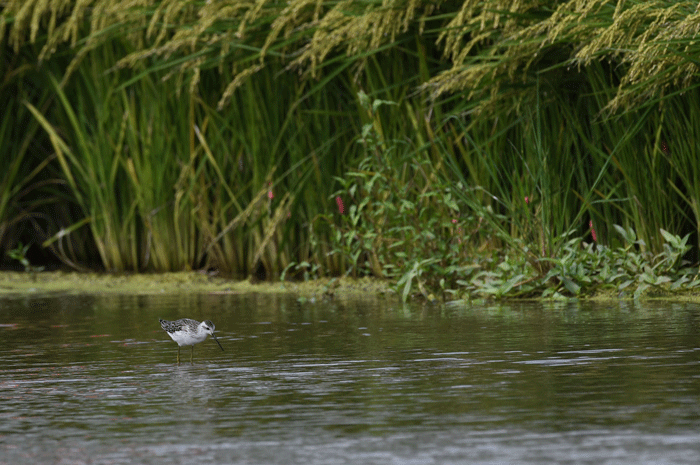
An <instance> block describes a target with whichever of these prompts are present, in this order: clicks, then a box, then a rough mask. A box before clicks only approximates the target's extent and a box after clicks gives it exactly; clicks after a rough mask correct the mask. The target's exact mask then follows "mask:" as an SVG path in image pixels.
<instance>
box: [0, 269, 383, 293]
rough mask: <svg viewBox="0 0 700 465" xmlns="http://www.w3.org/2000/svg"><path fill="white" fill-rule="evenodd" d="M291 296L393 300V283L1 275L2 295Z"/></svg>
mask: <svg viewBox="0 0 700 465" xmlns="http://www.w3.org/2000/svg"><path fill="white" fill-rule="evenodd" d="M255 292H257V293H288V294H289V293H291V294H296V295H298V296H299V297H305V298H313V297H319V296H324V295H325V296H336V295H342V296H348V297H353V296H364V297H372V296H374V297H393V296H395V293H394V292H393V291H392V290H390V288H389V284H388V283H387V282H385V281H380V280H376V279H369V278H361V279H353V278H321V279H317V280H312V281H304V282H280V281H277V282H260V283H254V284H253V283H251V282H250V281H249V280H233V279H229V278H225V277H219V276H209V275H206V274H204V273H199V272H180V273H158V274H109V273H77V272H62V271H55V272H42V273H36V274H31V273H21V272H0V295H2V294H6V295H7V294H27V293H31V294H37V293H38V294H41V293H70V294H107V293H114V294H159V293H171V294H174V293H220V294H224V293H236V294H243V293H255Z"/></svg>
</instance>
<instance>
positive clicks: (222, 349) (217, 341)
mask: <svg viewBox="0 0 700 465" xmlns="http://www.w3.org/2000/svg"><path fill="white" fill-rule="evenodd" d="M211 337H213V338H214V340H215V341H216V343H217V344H219V347H221V343H220V342H219V340H218V339H217V338H216V336H214V335H213V334H212V335H211ZM223 351H224V348H223V347H221V352H223Z"/></svg>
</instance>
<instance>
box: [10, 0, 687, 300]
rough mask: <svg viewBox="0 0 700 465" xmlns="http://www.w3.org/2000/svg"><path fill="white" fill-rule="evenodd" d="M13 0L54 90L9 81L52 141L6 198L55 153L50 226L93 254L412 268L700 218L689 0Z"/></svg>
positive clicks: (535, 250)
mask: <svg viewBox="0 0 700 465" xmlns="http://www.w3.org/2000/svg"><path fill="white" fill-rule="evenodd" d="M20 3H21V2H19V3H14V2H11V3H8V4H7V6H6V8H4V9H3V11H2V13H1V14H2V17H3V19H4V22H2V23H1V24H2V28H0V37H1V40H3V41H4V44H6V46H8V47H9V46H12V47H21V46H23V45H25V44H35V46H36V51H35V54H34V55H32V56H31V57H29V58H26V60H28V61H31V60H37V59H41V60H45V61H48V62H50V63H52V64H53V65H54V66H50V67H47V68H48V69H49V70H50V71H51V72H50V73H47V75H48V74H50V75H51V77H52V79H51V82H52V84H51V85H50V86H45V88H46V89H47V90H46V91H45V92H47V95H48V96H49V97H50V98H49V97H46V98H43V97H42V98H40V99H28V100H29V102H28V103H27V104H26V105H25V104H19V103H18V102H20V100H18V99H12V98H10V97H7V96H4V97H5V98H6V99H7V102H8V108H12V109H14V110H15V111H17V112H27V111H31V114H32V115H33V117H34V123H33V124H34V127H35V128H36V127H38V125H37V124H38V123H39V124H40V125H41V127H42V130H43V132H42V133H41V134H42V137H48V139H49V141H50V143H51V147H52V152H53V153H54V154H52V155H50V156H48V157H43V158H39V159H35V160H34V161H33V164H32V168H24V166H25V165H24V164H20V163H17V164H14V165H13V164H9V165H8V169H7V170H6V172H7V173H8V176H9V177H8V178H7V182H5V183H4V184H3V185H2V187H3V192H4V193H3V197H2V199H3V203H0V215H5V216H4V217H0V218H5V219H4V220H2V221H4V224H5V225H10V224H13V223H12V220H11V219H9V220H8V219H7V218H11V217H12V215H15V217H18V216H17V215H18V213H17V212H18V211H19V210H17V208H16V207H17V205H18V204H17V202H16V199H17V198H18V193H20V192H25V190H24V188H25V186H27V185H28V184H30V185H31V184H32V183H34V184H33V185H34V186H35V187H39V188H42V189H43V187H42V186H41V185H37V184H36V179H37V178H36V176H37V173H38V172H39V171H41V170H43V169H44V167H46V168H48V169H49V170H50V171H49V172H51V173H60V177H61V178H62V180H63V182H64V183H65V186H66V188H67V189H69V190H70V197H71V199H72V201H73V202H74V204H73V205H74V206H77V208H78V209H79V213H78V214H77V215H76V214H75V212H72V213H71V214H63V215H59V216H58V219H57V220H56V225H54V226H53V228H52V229H51V231H52V232H53V233H54V234H53V237H52V238H51V239H49V240H47V241H46V242H45V245H48V246H52V247H54V248H57V247H59V246H64V245H67V244H69V243H72V244H75V245H78V244H81V243H84V242H86V241H88V242H94V244H95V246H96V248H97V250H98V251H99V259H100V262H101V263H102V265H103V266H104V268H106V269H109V270H172V269H198V268H204V269H217V270H221V271H225V272H229V273H234V274H241V275H251V274H256V275H259V276H265V277H271V276H277V275H279V274H281V273H282V271H283V270H285V269H287V270H291V269H292V268H293V267H294V266H298V267H299V268H298V269H299V270H302V269H304V270H307V269H308V268H309V267H310V266H311V265H310V263H313V266H315V267H316V268H315V269H316V270H317V273H319V274H320V273H329V274H339V273H346V272H347V273H354V274H357V275H360V274H374V275H377V276H384V277H390V278H393V279H395V280H397V281H399V282H401V284H402V286H403V287H402V292H410V290H411V289H415V288H416V287H415V286H418V288H420V287H421V286H424V287H426V289H427V288H437V287H440V286H442V287H443V288H446V287H449V286H451V285H454V283H456V281H457V280H458V279H462V278H463V276H462V278H460V277H459V274H460V273H467V271H466V270H467V268H468V267H469V266H471V265H468V264H469V263H470V257H471V256H474V255H475V254H492V258H493V259H494V260H495V259H496V258H494V257H500V258H503V257H502V255H503V254H502V252H503V251H505V253H506V254H507V253H510V254H511V255H512V254H520V255H521V256H522V257H526V261H527V263H528V264H529V265H528V266H530V267H531V269H532V270H535V272H536V273H539V274H540V275H547V273H549V272H550V271H551V269H552V267H553V266H555V265H554V264H553V263H554V260H556V258H557V257H558V255H560V253H561V251H562V250H564V248H565V247H568V245H567V244H570V243H569V242H568V241H569V239H568V238H570V237H571V236H572V235H577V236H579V237H584V238H586V240H587V241H592V240H594V233H595V240H596V241H598V242H599V243H600V244H615V243H616V241H617V243H622V242H625V241H627V239H625V238H624V237H623V238H620V237H619V235H616V233H615V232H614V231H615V230H616V229H615V227H614V225H619V226H621V227H622V230H624V231H628V230H630V229H632V230H634V231H635V232H636V233H635V234H636V236H635V239H636V238H639V240H638V241H637V240H635V241H632V242H634V244H635V245H634V247H639V248H644V249H647V250H648V251H649V252H650V253H657V254H658V253H660V252H661V251H663V250H665V249H664V247H665V244H666V242H667V241H666V237H665V236H664V235H663V234H661V233H660V229H661V228H664V229H665V230H668V231H670V232H671V233H673V234H680V233H685V232H692V233H694V234H697V233H698V231H699V230H700V220H699V218H700V216H699V214H700V207H699V206H698V196H699V195H700V188H698V183H699V182H700V174H698V170H699V169H700V167H699V166H698V164H697V163H696V162H695V161H694V159H695V157H694V153H695V151H696V150H697V141H696V140H695V137H694V136H693V133H692V131H688V130H687V128H688V127H692V126H693V125H695V123H696V122H697V121H698V118H699V117H698V111H699V110H698V107H697V105H696V104H695V103H694V102H693V101H692V100H691V99H688V98H687V97H686V95H683V94H682V92H688V93H692V94H693V95H694V94H695V93H696V87H697V82H696V80H695V77H694V76H695V71H694V66H695V64H694V61H693V59H692V56H693V53H694V51H696V50H695V49H696V47H697V45H696V43H695V41H694V38H695V33H694V32H693V31H695V29H696V26H697V25H696V21H697V19H696V17H695V16H696V15H692V14H688V13H689V12H693V11H694V8H695V6H694V4H691V3H690V2H666V1H655V2H641V1H630V2H619V3H617V4H611V3H609V2H602V1H598V0H571V1H567V2H559V3H552V2H537V1H528V2H515V3H513V2H505V1H502V0H493V1H490V2H481V1H475V0H465V1H462V2H445V1H438V2H427V1H412V2H408V3H407V2H403V1H399V0H396V1H393V0H392V1H388V2H387V1H379V0H376V1H374V0H373V1H369V2H355V1H350V2H341V3H337V2H316V1H313V2H311V1H308V0H292V1H290V2H286V3H279V2H272V1H266V0H260V1H255V2H248V3H246V2H239V3H235V2H234V4H231V3H225V2H199V3H196V2H195V3H191V2H182V1H180V0H167V1H162V2H160V1H159V2H156V1H147V2H142V3H141V4H140V6H138V7H136V6H134V7H126V8H125V7H124V5H123V4H121V3H120V2H116V1H115V0H99V1H96V2H94V4H93V6H92V7H91V8H92V9H85V8H83V7H80V6H78V5H74V4H73V3H70V2H65V3H64V2H62V1H58V2H53V3H52V4H51V5H48V4H45V3H42V2H39V1H30V2H25V3H24V4H22V5H20ZM694 28H695V29H694ZM38 31H39V32H41V33H38ZM68 45H71V46H73V47H74V48H72V49H69V48H68ZM67 62H70V64H69V65H66V63H67ZM23 92H26V91H23ZM44 100H46V101H47V102H49V104H40V102H43V101H44ZM26 114H27V113H25V115H26ZM3 124H5V123H3ZM7 124H8V126H4V125H0V144H3V147H5V146H6V147H8V149H9V150H15V151H16V150H18V149H19V153H21V154H24V155H23V156H26V154H27V149H26V144H27V142H26V140H28V139H22V138H21V137H20V136H19V135H18V133H17V131H16V130H15V129H14V128H11V127H10V126H9V123H7ZM33 131H36V129H34V130H33ZM34 134H36V132H34ZM44 134H45V136H44ZM51 157H55V159H54V158H51ZM20 173H21V174H20ZM57 175H58V174H57ZM43 192H51V197H50V198H52V199H53V198H59V197H60V195H59V194H63V195H65V191H62V192H61V193H59V192H58V191H57V190H48V189H47V190H44V191H43ZM37 198H38V197H35V200H36V199H37ZM338 198H339V200H338ZM13 199H14V200H13ZM336 202H339V203H336ZM13 205H14V207H13ZM64 205H65V203H64ZM341 205H342V206H341ZM12 208H15V210H12ZM63 208H65V207H63ZM3 209H5V210H7V211H8V212H10V213H5V212H4V211H3ZM30 209H35V207H33V206H32V207H31V208H30ZM12 212H14V213H12ZM20 215H22V214H21V213H20ZM699 240H700V239H699ZM627 242H629V241H627ZM416 243H419V244H420V247H416V246H415V244H416ZM64 255H66V258H67V254H64ZM78 255H79V254H78ZM465 267H467V268H465ZM428 276H433V277H432V278H428ZM428 282H431V283H432V284H430V285H428ZM414 285H415V286H414Z"/></svg>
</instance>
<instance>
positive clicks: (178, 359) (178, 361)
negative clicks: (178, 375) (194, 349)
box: [177, 346, 180, 366]
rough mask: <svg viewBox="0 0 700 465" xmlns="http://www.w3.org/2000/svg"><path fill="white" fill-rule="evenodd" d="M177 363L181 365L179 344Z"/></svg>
mask: <svg viewBox="0 0 700 465" xmlns="http://www.w3.org/2000/svg"><path fill="white" fill-rule="evenodd" d="M177 365H178V366H180V346H177Z"/></svg>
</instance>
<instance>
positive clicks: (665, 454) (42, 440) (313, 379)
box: [0, 295, 700, 464]
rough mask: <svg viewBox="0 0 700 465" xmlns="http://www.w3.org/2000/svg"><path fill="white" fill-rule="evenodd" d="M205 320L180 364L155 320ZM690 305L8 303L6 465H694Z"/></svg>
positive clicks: (696, 428) (252, 299)
mask: <svg viewBox="0 0 700 465" xmlns="http://www.w3.org/2000/svg"><path fill="white" fill-rule="evenodd" d="M182 317H190V318H195V319H198V320H202V319H211V320H212V321H214V323H215V324H216V327H217V337H218V338H219V341H220V342H221V344H222V346H223V347H224V349H225V351H224V352H222V351H221V350H220V349H219V347H218V346H217V345H216V343H215V342H214V341H212V340H207V341H205V342H203V343H201V344H199V345H197V346H195V349H194V365H190V364H189V362H188V361H189V349H188V348H183V351H182V357H183V361H187V363H183V364H182V365H180V366H177V365H176V363H175V358H176V354H177V346H176V344H175V343H174V342H173V341H172V340H170V338H169V337H168V336H167V335H166V334H165V333H164V332H163V331H162V330H161V328H160V325H159V324H158V318H166V319H177V318H182ZM699 456H700V307H699V306H698V305H696V304H673V303H666V304H639V305H634V304H631V303H619V304H608V305H601V304H593V303H586V304H581V303H566V304H525V303H522V304H520V303H519V304H491V305H481V306H476V305H475V306H469V307H459V308H458V307H445V306H434V307H433V306H427V307H402V306H400V305H396V304H394V303H393V302H390V301H376V300H367V301H346V302H338V301H335V302H321V303H308V302H307V303H299V302H297V301H295V300H294V299H293V298H288V297H279V296H269V295H245V296H241V295H181V296H149V297H143V296H117V297H115V296H107V297H99V296H98V297H96V296H56V297H31V296H29V297H23V298H16V299H10V298H4V299H2V301H0V464H4V463H7V464H16V463H112V464H121V463H144V464H149V463H205V464H206V463H241V464H243V463H245V464H278V463H279V464H289V463H304V464H357V463H363V464H375V463H376V464H394V463H396V464H399V463H400V464H404V463H417V464H418V463H420V464H431V463H435V464H437V463H493V464H502V463H572V464H574V463H575V464H585V463H591V464H601V463H611V464H612V463H615V464H617V463H620V464H626V463H629V464H632V463H634V464H638V463H655V464H663V463H669V464H670V463H673V464H679V463H689V464H690V463H693V464H695V463H697V461H698V457H699Z"/></svg>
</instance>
